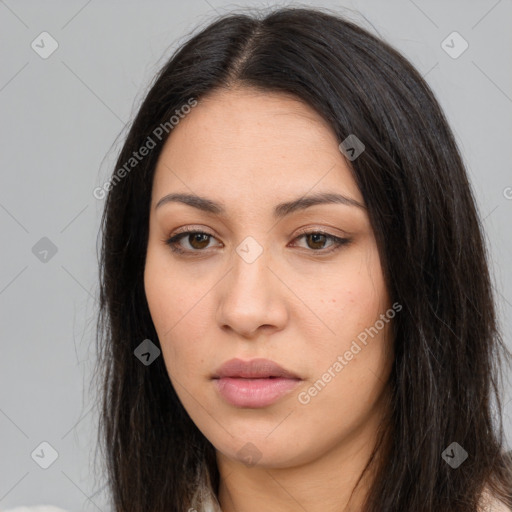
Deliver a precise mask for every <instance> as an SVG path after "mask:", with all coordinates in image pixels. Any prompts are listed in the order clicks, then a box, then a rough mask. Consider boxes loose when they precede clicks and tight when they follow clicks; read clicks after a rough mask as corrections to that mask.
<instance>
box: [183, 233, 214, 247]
mask: <svg viewBox="0 0 512 512" xmlns="http://www.w3.org/2000/svg"><path fill="white" fill-rule="evenodd" d="M188 241H189V243H190V245H191V246H192V247H193V248H194V249H204V248H205V247H208V243H209V242H210V235H207V234H206V233H191V234H189V235H188Z"/></svg>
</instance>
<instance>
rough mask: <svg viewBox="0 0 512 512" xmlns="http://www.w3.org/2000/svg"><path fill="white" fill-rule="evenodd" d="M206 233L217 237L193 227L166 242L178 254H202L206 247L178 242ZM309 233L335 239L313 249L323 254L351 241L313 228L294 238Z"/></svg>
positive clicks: (329, 252)
mask: <svg viewBox="0 0 512 512" xmlns="http://www.w3.org/2000/svg"><path fill="white" fill-rule="evenodd" d="M197 234H199V235H206V236H208V237H211V238H215V237H214V236H213V235H212V234H210V233H207V232H205V231H199V230H196V229H193V228H186V229H185V230H184V231H182V232H180V233H178V234H177V235H174V236H172V237H170V238H169V239H167V240H165V243H166V244H167V245H168V246H169V247H170V249H171V251H173V252H175V253H178V254H186V255H190V256H192V255H194V254H200V253H202V252H205V251H206V249H195V250H193V251H191V250H189V249H181V248H180V247H179V246H178V243H179V242H180V240H181V239H182V238H184V237H185V236H189V235H197ZM307 235H324V236H325V237H326V238H327V239H330V240H332V241H333V246H332V247H331V248H330V249H327V250H325V249H318V250H315V249H311V251H312V252H314V253H320V254H321V255H327V254H331V253H333V252H335V251H337V250H338V249H341V247H343V246H346V245H348V244H349V243H350V242H351V239H350V238H340V237H338V236H334V235H331V234H329V233H327V232H325V231H321V230H320V231H319V230H313V231H302V232H301V233H300V234H299V235H298V236H297V237H296V238H295V239H294V240H297V239H299V238H302V237H304V236H307Z"/></svg>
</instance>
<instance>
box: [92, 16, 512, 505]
mask: <svg viewBox="0 0 512 512" xmlns="http://www.w3.org/2000/svg"><path fill="white" fill-rule="evenodd" d="M104 189H105V190H106V191H108V195H107V197H106V207H105V211H104V216H103V225H102V228H103V231H102V235H103V240H102V242H103V244H102V252H101V273H100V279H101V297H100V299H101V315H100V321H99V324H98V327H99V337H98V340H99V342H100V343H99V350H100V352H101V357H100V359H99V366H98V370H101V371H100V372H99V375H101V377H102V379H103V381H102V382H103V388H102V391H103V412H102V421H101V429H100V433H101V440H102V446H103V448H104V450H105V456H106V463H107V465H106V469H107V472H108V476H109V480H110V489H111V493H112V506H113V509H114V510H116V511H119V512H121V511H128V510H130V511H131V510H133V511H151V512H157V511H158V512H159V511H170V510H172V511H187V510H189V511H192V510H197V511H201V510H204V511H206V510H222V511H223V512H233V511H238V512H252V511H256V510H271V511H292V510H307V511H308V512H316V511H319V510H322V511H324V512H325V511H341V510H345V511H349V510H350V511H361V512H362V511H379V512H384V511H400V512H404V511H411V512H412V511H415V512H416V511H424V512H433V511H435V512H441V511H443V512H444V511H446V512H448V511H450V512H455V511H461V512H462V511H464V512H473V511H477V510H503V511H507V510H509V511H510V507H512V495H511V491H510V489H511V488H512V483H511V482H512V476H511V471H512V470H511V461H510V457H507V456H506V455H505V453H504V443H503V439H502V432H501V423H500V421H499V419H500V418H501V409H500V400H499V394H498V389H499V388H498V382H499V370H500V366H499V364H500V360H501V358H502V357H503V356H506V357H507V358H508V357H509V355H510V354H509V353H508V352H507V350H506V348H505V345H504V344H503V342H502V341H501V339H500V337H499V333H498V331H497V327H496V318H495V309H494V303H493V295H492V288H491V284H490V278H489V273H488V265H487V260H486V251H485V247H484V243H483V238H482V228H481V224H480V221H479V218H478V215H477V212H476V209H475V201H474V197H473V194H472V191H471V188H470V185H469V183H468V180H467V176H466V172H465V169H464V166H463V163H462V160H461V157H460V154H459V151H458V149H457V147H456V144H455V142H454V138H453V135H452V132H451V131H450V128H449V127H448V125H447V122H446V119H445V117H444V115H443V113H442V112H441V110H440V107H439V105H438V103H437V101H436V99H435V97H434V96H433V94H432V92H431V91H430V89H429V87H428V86H427V84H426V83H425V82H424V80H423V79H422V78H421V76H420V75H419V74H418V72H417V71H416V70H415V69H414V68H413V67H412V66H411V64H410V63H409V62H408V61H407V60H406V59H404V57H402V56H401V55H400V54H399V53H397V51H395V50H394V49H393V48H391V47H390V46H389V45H388V44H386V43H385V42H383V41H381V40H378V39H377V38H375V37H374V36H372V35H371V34H369V33H368V32H366V31H365V30H363V29H362V28H360V27H358V26H356V25H355V24H353V23H351V22H348V21H346V20H344V19H342V18H341V17H339V16H337V15H335V14H332V13H329V12H327V11H325V10H323V11H322V10H318V9H315V10H313V9H303V8H282V9H277V10H274V11H272V12H270V13H267V14H266V15H265V16H258V15H254V16H249V15H239V14H236V15H235V14H233V15H228V16H223V17H221V18H219V19H218V20H216V21H214V22H212V23H211V24H210V25H209V26H207V27H206V28H205V29H203V30H202V31H201V32H200V33H198V34H197V35H195V36H194V37H192V38H191V39H190V40H189V41H188V42H187V43H186V44H184V45H183V46H182V47H181V48H180V49H179V50H178V51H177V52H176V53H175V54H174V55H173V56H172V57H171V58H170V60H169V61H168V62H167V64H166V65H165V66H164V68H163V69H162V70H161V72H160V73H159V74H158V76H157V77H156V80H155V82H154V84H153V85H152V87H151V89H150V91H149V93H148V94H147V97H146V99H145V100H144V102H143V104H142V106H141V107H140V110H139V112H138V114H137V116H136V118H135V120H134V122H133V125H132V127H131V129H130V132H129V134H128V136H127V139H126V142H125V144H124V147H123V148H122V150H121V152H120V155H119V159H118V162H117V165H116V170H115V171H114V174H113V176H112V179H111V181H110V182H109V183H108V184H107V186H106V187H104ZM507 362H508V359H507ZM493 401H494V402H495V405H496V408H497V413H495V411H494V409H493V406H492V405H491V404H492V403H494V402H493ZM489 507H492V508H489Z"/></svg>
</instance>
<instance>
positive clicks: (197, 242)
mask: <svg viewBox="0 0 512 512" xmlns="http://www.w3.org/2000/svg"><path fill="white" fill-rule="evenodd" d="M211 238H213V235H210V234H209V233H204V232H203V231H190V230H188V231H185V232H183V233H179V234H177V235H174V236H173V237H171V238H169V239H168V240H166V241H165V243H166V244H167V245H168V246H169V247H170V248H171V250H172V251H174V252H177V253H186V252H188V253H194V252H197V253H200V252H203V249H205V248H207V247H208V245H209V243H210V239H211ZM182 240H184V241H186V242H188V247H187V246H186V245H185V246H184V245H183V243H182Z"/></svg>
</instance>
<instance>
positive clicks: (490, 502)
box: [480, 489, 512, 512]
mask: <svg viewBox="0 0 512 512" xmlns="http://www.w3.org/2000/svg"><path fill="white" fill-rule="evenodd" d="M480 510H481V512H512V509H511V508H509V507H507V505H505V504H504V503H503V502H502V501H500V500H498V499H497V498H496V497H495V496H493V495H492V494H491V493H490V492H489V491H488V490H487V489H486V490H484V492H483V493H482V496H481V499H480Z"/></svg>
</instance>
